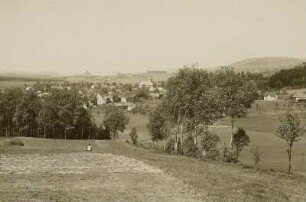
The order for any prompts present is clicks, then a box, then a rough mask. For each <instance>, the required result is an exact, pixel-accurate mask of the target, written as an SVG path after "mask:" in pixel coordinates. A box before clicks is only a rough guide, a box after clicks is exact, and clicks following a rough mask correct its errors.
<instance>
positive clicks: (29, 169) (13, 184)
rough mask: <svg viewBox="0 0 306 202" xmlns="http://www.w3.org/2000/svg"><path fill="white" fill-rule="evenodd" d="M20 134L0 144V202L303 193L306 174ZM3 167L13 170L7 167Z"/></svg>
mask: <svg viewBox="0 0 306 202" xmlns="http://www.w3.org/2000/svg"><path fill="white" fill-rule="evenodd" d="M21 140H22V142H23V143H24V146H22V147H16V146H0V153H1V156H2V159H1V160H2V161H1V169H0V196H1V197H0V201H20V200H35V201H75V200H76V201H181V202H183V201H218V202H219V201H220V202H221V201H305V199H306V195H305V192H304V187H305V176H300V175H289V174H286V173H280V172H271V171H262V170H257V169H249V168H248V167H244V166H239V165H238V166H237V165H233V164H228V163H222V162H207V161H199V160H198V159H194V158H189V157H186V156H175V155H166V154H163V153H159V152H157V151H156V150H150V149H143V148H141V147H136V146H133V145H131V144H126V143H124V142H122V141H111V140H109V141H107V140H91V144H92V145H93V148H94V151H93V152H90V153H88V152H85V151H84V150H85V146H86V145H87V144H88V141H87V140H53V139H37V138H21ZM0 141H1V140H0ZM7 167H10V168H11V169H13V170H12V171H11V172H9V173H6V171H9V170H7V169H6V168H7ZM131 169H132V170H131ZM141 169H143V170H141ZM148 169H149V170H148ZM114 170H115V171H114ZM146 170H148V171H146Z"/></svg>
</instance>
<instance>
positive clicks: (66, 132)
mask: <svg viewBox="0 0 306 202" xmlns="http://www.w3.org/2000/svg"><path fill="white" fill-rule="evenodd" d="M66 139H67V129H66V128H65V140H66Z"/></svg>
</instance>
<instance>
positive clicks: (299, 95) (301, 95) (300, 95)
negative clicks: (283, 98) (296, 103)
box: [293, 92, 306, 99]
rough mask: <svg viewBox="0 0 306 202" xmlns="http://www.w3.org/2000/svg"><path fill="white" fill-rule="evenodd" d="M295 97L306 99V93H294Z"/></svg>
mask: <svg viewBox="0 0 306 202" xmlns="http://www.w3.org/2000/svg"><path fill="white" fill-rule="evenodd" d="M293 97H294V98H304V99H306V94H305V93H301V92H300V93H295V94H294V95H293Z"/></svg>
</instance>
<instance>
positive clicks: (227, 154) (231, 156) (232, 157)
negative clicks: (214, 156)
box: [223, 147, 238, 163]
mask: <svg viewBox="0 0 306 202" xmlns="http://www.w3.org/2000/svg"><path fill="white" fill-rule="evenodd" d="M223 160H224V161H225V162H228V163H237V162H238V158H237V154H236V151H235V150H234V149H233V148H230V149H229V148H228V147H225V148H224V150H223Z"/></svg>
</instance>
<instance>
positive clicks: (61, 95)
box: [0, 88, 109, 139]
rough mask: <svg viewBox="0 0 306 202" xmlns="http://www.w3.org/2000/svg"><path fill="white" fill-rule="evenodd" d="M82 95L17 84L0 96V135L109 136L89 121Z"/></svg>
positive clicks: (103, 137)
mask: <svg viewBox="0 0 306 202" xmlns="http://www.w3.org/2000/svg"><path fill="white" fill-rule="evenodd" d="M85 99H86V97H84V96H81V95H80V94H79V93H78V92H77V91H76V90H59V89H50V91H49V94H48V95H44V96H39V95H38V94H37V93H36V92H35V91H33V90H30V91H24V90H23V89H21V88H11V89H6V90H5V91H4V92H2V93H1V96H0V134H1V136H7V137H10V136H26V137H43V138H58V139H86V138H98V139H109V131H108V129H105V128H103V127H98V126H96V125H95V124H94V123H93V120H92V118H91V115H90V113H89V112H88V110H86V109H85V107H84V104H83V103H84V102H86V101H85Z"/></svg>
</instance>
